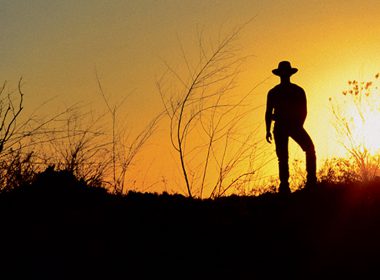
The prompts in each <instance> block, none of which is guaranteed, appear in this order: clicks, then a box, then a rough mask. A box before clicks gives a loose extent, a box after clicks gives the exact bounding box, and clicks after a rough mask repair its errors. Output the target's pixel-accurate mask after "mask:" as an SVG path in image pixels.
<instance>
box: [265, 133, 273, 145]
mask: <svg viewBox="0 0 380 280" xmlns="http://www.w3.org/2000/svg"><path fill="white" fill-rule="evenodd" d="M265 138H266V139H267V142H268V143H269V144H271V143H272V133H270V132H269V131H268V132H267V136H266V137H265Z"/></svg>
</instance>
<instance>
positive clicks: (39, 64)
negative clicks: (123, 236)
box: [0, 0, 380, 191]
mask: <svg viewBox="0 0 380 280" xmlns="http://www.w3.org/2000/svg"><path fill="white" fill-rule="evenodd" d="M379 14H380V1H377V0H345V1H340V0H339V1H338V0H335V1H314V0H310V1H309V0H308V1H306V0H303V1H297V0H287V1H282V0H268V1H255V0H219V1H218V0H166V1H164V0H162V1H159V0H134V1H132V0H124V1H121V0H120V1H117V0H110V1H101V0H84V1H77V0H76V1H74V0H66V1H58V0H53V1H48V0H33V1H29V0H28V1H27V0H25V1H22V0H12V1H6V0H0V26H1V30H0V38H1V48H0V59H1V63H0V77H1V79H2V80H7V81H8V83H9V85H10V86H11V87H14V88H15V87H16V86H17V81H18V79H19V77H20V76H22V77H23V81H24V86H23V89H24V92H25V99H26V101H25V102H26V103H25V112H28V110H33V109H35V108H36V107H38V106H39V105H40V104H41V103H43V102H45V101H47V100H52V101H51V102H52V103H51V105H49V106H48V108H47V109H46V110H47V111H49V110H52V112H54V111H55V110H57V109H58V108H64V107H65V106H70V105H71V104H74V103H77V102H82V103H83V104H88V105H89V106H91V108H95V109H96V110H99V111H104V110H105V108H104V104H103V103H102V99H101V97H100V96H99V94H98V84H97V78H96V75H98V76H99V78H100V80H101V82H102V86H103V88H104V91H105V93H106V94H107V95H108V96H109V97H110V100H111V102H114V103H115V104H117V103H118V102H120V101H121V100H123V98H124V97H125V96H128V97H127V99H126V102H125V103H124V105H123V107H122V109H121V110H122V111H121V113H120V116H119V117H120V121H121V122H126V123H127V125H128V127H129V129H130V130H131V133H132V134H133V133H136V132H138V131H139V130H140V129H141V128H142V127H143V126H144V125H145V124H146V123H147V122H148V121H149V120H150V119H151V118H152V117H153V116H155V115H156V114H158V113H159V112H160V111H162V110H163V107H162V102H161V99H160V96H159V94H158V91H157V86H156V81H157V80H158V79H159V77H160V76H161V75H162V74H163V72H164V71H165V69H166V68H165V63H167V64H170V65H171V66H172V67H173V68H175V69H181V65H182V66H183V63H184V62H183V59H182V57H181V45H182V46H183V48H184V49H185V52H186V53H187V54H188V55H189V57H191V56H192V55H194V54H196V53H197V51H198V50H197V46H198V45H197V36H198V32H199V30H203V31H204V34H205V36H207V39H208V40H210V41H213V40H215V41H216V40H217V38H218V34H219V33H221V34H224V32H226V33H228V31H230V30H232V29H233V28H234V27H236V26H239V25H241V24H242V23H244V22H247V21H248V20H250V19H252V21H250V22H249V24H248V25H247V26H246V27H245V28H244V29H243V30H242V32H241V34H240V36H239V39H238V41H237V45H238V47H239V50H240V51H241V55H249V56H250V57H249V59H248V60H247V62H246V64H245V65H244V71H243V72H242V73H241V75H240V77H239V85H238V89H239V90H241V91H242V92H247V91H249V90H250V89H251V88H253V87H254V86H255V85H256V84H259V83H261V82H263V81H265V82H263V83H262V84H261V85H260V86H259V87H257V88H256V89H255V90H254V93H253V97H252V98H251V100H252V101H251V102H252V106H257V105H262V107H260V109H258V110H257V111H256V112H257V113H256V115H255V116H253V117H252V123H251V124H248V123H247V126H249V125H252V127H253V126H255V124H258V123H262V125H264V105H265V100H266V93H267V91H268V90H269V89H270V88H271V87H273V86H274V85H275V84H276V83H278V81H279V80H278V78H277V77H276V76H274V75H272V73H271V70H272V69H274V68H276V67H277V65H278V62H279V61H281V60H289V61H291V63H292V65H293V66H294V67H296V68H298V69H299V71H298V73H297V74H295V75H294V76H293V78H292V81H293V82H295V83H297V84H299V85H300V86H302V87H303V88H304V89H305V91H306V94H307V98H308V111H309V113H308V117H307V120H306V123H305V127H306V129H307V130H308V131H309V133H310V135H311V137H312V138H313V140H314V143H315V146H316V150H317V158H318V163H319V164H320V163H321V162H322V161H323V160H324V159H325V158H328V157H331V156H334V155H339V154H341V147H340V146H339V144H338V143H337V138H336V135H335V132H334V128H333V126H332V125H331V115H330V109H329V97H333V98H339V96H340V94H341V92H342V90H343V89H345V88H346V85H347V81H348V80H353V79H359V80H360V79H362V80H370V79H372V78H373V77H374V75H375V74H376V73H378V72H379V71H380V55H379V50H380V37H379V33H380V17H379ZM178 71H180V70H178ZM96 73H97V74H96ZM379 122H380V119H379ZM164 124H165V121H164V122H163V125H162V126H160V127H159V129H158V131H157V133H156V134H155V135H154V136H153V138H152V139H151V140H150V141H149V143H148V146H147V147H146V150H145V152H143V153H142V154H141V155H140V157H138V159H137V162H136V164H135V166H134V169H133V172H134V173H133V174H135V175H133V176H135V178H136V180H137V181H138V182H140V183H138V184H141V185H144V184H145V186H146V187H147V188H148V187H149V186H150V185H151V184H154V183H155V182H156V183H157V184H155V185H154V186H153V187H152V189H150V190H158V191H161V190H163V189H165V188H168V189H166V190H172V189H173V188H174V187H173V186H174V185H176V184H179V182H181V179H178V178H179V173H178V170H179V169H178V162H177V163H175V159H176V158H175V157H176V154H175V152H174V151H173V150H172V149H171V147H170V140H169V136H168V133H167V128H166V127H165V125H164ZM264 135H265V128H264V126H262V129H261V130H260V131H259V133H258V135H257V137H258V138H260V137H261V138H263V139H264ZM268 145H269V144H268ZM272 149H273V150H272V152H273V153H272V154H271V155H270V156H272V157H273V156H274V144H272ZM290 156H291V160H292V159H293V158H303V153H302V151H301V150H300V149H299V148H298V147H292V150H291V154H290ZM163 157H165V164H164V163H163V161H162V159H163ZM274 166H275V162H274ZM270 170H271V171H270V172H269V173H270V174H274V175H276V174H277V169H275V168H272V169H270ZM269 173H268V174H269ZM268 174H265V175H263V176H268ZM163 178H164V179H165V181H166V183H165V184H162V183H160V182H161V181H162V180H163ZM181 184H182V182H181ZM164 185H165V186H164Z"/></svg>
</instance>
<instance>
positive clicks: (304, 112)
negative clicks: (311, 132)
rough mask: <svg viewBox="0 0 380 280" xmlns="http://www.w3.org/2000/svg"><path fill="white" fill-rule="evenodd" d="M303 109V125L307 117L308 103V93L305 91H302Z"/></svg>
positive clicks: (301, 115) (301, 113) (301, 111)
mask: <svg viewBox="0 0 380 280" xmlns="http://www.w3.org/2000/svg"><path fill="white" fill-rule="evenodd" d="M301 90H302V91H301V93H302V95H301V107H300V120H301V123H302V125H303V124H304V122H305V120H306V116H307V101H306V93H305V91H304V90H303V89H301Z"/></svg>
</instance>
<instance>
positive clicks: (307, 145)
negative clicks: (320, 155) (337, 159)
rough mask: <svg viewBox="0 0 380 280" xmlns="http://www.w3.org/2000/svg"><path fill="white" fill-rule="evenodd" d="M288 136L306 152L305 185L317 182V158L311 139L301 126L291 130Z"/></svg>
mask: <svg viewBox="0 0 380 280" xmlns="http://www.w3.org/2000/svg"><path fill="white" fill-rule="evenodd" d="M290 137H292V138H293V139H294V141H295V142H296V143H297V144H298V145H300V146H301V148H302V150H303V151H304V152H305V153H306V172H307V178H306V179H307V182H306V185H307V186H313V185H315V184H316V183H317V159H316V155H315V148H314V144H313V141H312V140H311V138H310V136H309V134H308V133H307V132H306V130H305V129H304V128H303V127H302V128H299V129H294V130H292V131H291V133H290Z"/></svg>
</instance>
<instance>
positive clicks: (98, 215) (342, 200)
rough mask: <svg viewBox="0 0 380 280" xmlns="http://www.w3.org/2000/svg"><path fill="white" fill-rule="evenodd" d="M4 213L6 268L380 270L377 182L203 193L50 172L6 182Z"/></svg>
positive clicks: (217, 272) (61, 273) (248, 272)
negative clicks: (115, 187) (101, 182)
mask: <svg viewBox="0 0 380 280" xmlns="http://www.w3.org/2000/svg"><path fill="white" fill-rule="evenodd" d="M0 218H1V219H0V222H1V227H0V256H1V262H0V279H94V278H98V279H276V278H278V277H281V278H286V279H333V278H335V279H343V278H347V277H349V278H350V279H355V278H359V279H369V278H370V277H369V276H370V275H371V274H372V275H373V279H378V277H379V276H380V272H379V270H380V183H371V184H366V185H362V184H360V185H359V184H356V185H355V184H351V185H343V184H341V185H329V184H323V183H321V184H319V185H318V186H317V188H316V189H315V190H312V191H305V190H300V191H297V192H294V193H292V194H290V195H289V196H287V197H284V196H280V195H278V194H264V195H262V196H259V197H238V196H230V197H225V198H220V199H216V200H197V199H190V198H186V197H183V196H181V195H168V194H160V195H158V194H148V193H134V192H130V193H128V194H127V195H125V196H116V195H111V194H108V193H107V192H106V191H105V190H104V189H101V188H90V187H87V186H84V185H83V184H80V183H78V182H77V181H76V180H74V179H73V178H71V177H70V176H67V174H50V175H49V174H48V175H46V174H45V175H44V176H41V177H40V178H39V179H38V180H36V182H35V183H34V184H33V185H29V186H25V187H20V188H18V189H16V190H13V191H8V192H2V193H0ZM371 279H372V278H371Z"/></svg>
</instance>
